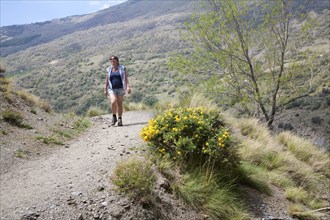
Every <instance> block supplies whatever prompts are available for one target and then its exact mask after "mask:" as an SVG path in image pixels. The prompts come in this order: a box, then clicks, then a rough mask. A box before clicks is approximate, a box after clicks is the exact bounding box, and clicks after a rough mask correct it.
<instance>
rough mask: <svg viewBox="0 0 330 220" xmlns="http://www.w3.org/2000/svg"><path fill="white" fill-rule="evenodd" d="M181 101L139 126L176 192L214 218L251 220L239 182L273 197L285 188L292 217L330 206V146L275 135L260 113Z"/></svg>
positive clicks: (316, 215) (309, 215) (289, 135)
mask: <svg viewBox="0 0 330 220" xmlns="http://www.w3.org/2000/svg"><path fill="white" fill-rule="evenodd" d="M196 94H197V93H196ZM192 96H195V95H194V94H193V95H192ZM198 96H200V94H199V95H198ZM190 100H195V98H191V99H190ZM202 100H203V103H204V104H205V102H206V100H207V99H206V98H205V97H204V99H202ZM177 103H181V104H182V105H181V107H179V106H180V105H179V104H175V105H174V106H173V105H168V104H166V103H165V104H164V106H163V107H160V106H159V108H158V114H157V115H156V116H155V117H154V118H153V119H151V120H150V121H149V123H148V125H147V126H145V127H144V128H143V129H142V131H141V138H142V139H143V140H144V141H145V142H146V143H147V144H148V149H149V154H150V156H149V160H150V161H152V162H153V163H154V164H155V166H156V167H157V170H158V172H159V173H160V175H162V176H163V177H165V178H166V179H168V181H169V182H170V188H171V192H172V193H173V194H174V195H175V196H176V197H177V198H179V199H180V200H182V201H184V202H185V203H186V204H188V205H190V206H191V207H193V208H195V209H196V210H199V211H201V212H203V213H205V214H206V215H207V216H209V217H210V218H211V219H249V218H250V217H249V213H248V211H247V207H248V204H246V203H245V200H244V190H243V189H242V188H241V186H245V187H250V188H253V189H257V190H258V191H260V193H263V194H265V195H268V196H272V193H273V189H274V187H275V188H279V189H280V190H281V191H283V192H284V196H285V198H286V199H287V203H288V205H289V206H288V212H289V213H290V215H291V216H292V217H296V218H298V219H306V218H309V219H317V218H319V216H320V215H321V214H322V210H324V209H323V208H324V207H327V198H325V197H324V196H323V195H327V193H328V187H327V186H328V185H329V184H330V176H329V166H330V159H329V158H330V155H329V153H328V152H324V151H322V150H320V149H319V148H317V147H315V146H313V144H311V143H310V142H309V141H308V140H306V139H303V138H301V137H298V136H295V135H294V134H292V133H290V132H283V133H280V134H278V135H276V134H272V133H271V131H270V130H269V129H268V128H267V125H266V124H263V123H261V122H260V121H259V120H257V119H252V118H250V119H249V118H235V117H233V116H232V114H229V113H227V112H222V111H220V110H219V108H218V109H205V108H201V107H193V108H192V107H191V106H192V105H196V106H198V105H197V104H196V103H194V104H193V103H192V102H189V101H187V102H185V103H184V105H183V102H180V101H179V102H177ZM176 105H177V107H175V106H176ZM208 105H209V106H214V104H212V102H210V101H209V104H208ZM186 106H188V107H186ZM159 109H163V110H162V111H159ZM119 170H120V169H117V170H116V172H120V171H119ZM132 171H133V170H132ZM125 173H127V174H124V172H123V173H122V175H127V176H128V177H129V173H130V172H129V171H126V172H125ZM116 175H118V173H117V174H116ZM141 178H143V177H141ZM117 186H118V187H119V188H120V189H122V188H123V185H121V186H120V185H117ZM242 190H243V191H242ZM126 193H130V190H128V191H126ZM311 210H314V211H311ZM315 210H316V211H315ZM320 210H321V211H320Z"/></svg>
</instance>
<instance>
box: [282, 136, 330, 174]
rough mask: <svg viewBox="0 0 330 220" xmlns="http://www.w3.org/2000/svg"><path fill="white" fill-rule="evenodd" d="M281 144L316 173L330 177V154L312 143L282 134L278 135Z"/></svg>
mask: <svg viewBox="0 0 330 220" xmlns="http://www.w3.org/2000/svg"><path fill="white" fill-rule="evenodd" d="M278 140H279V143H280V144H282V145H283V146H284V147H285V149H287V150H288V151H290V152H291V153H292V154H293V155H294V156H295V157H296V158H297V159H298V160H300V161H302V162H305V163H307V164H309V165H310V166H311V167H313V169H314V170H315V171H316V172H322V173H324V174H325V175H327V177H330V154H329V153H328V152H325V151H322V150H320V149H319V148H317V147H316V146H314V145H313V144H312V143H311V142H310V141H308V140H306V139H303V138H300V137H298V136H295V135H293V134H292V133H290V132H282V133H280V134H279V135H278Z"/></svg>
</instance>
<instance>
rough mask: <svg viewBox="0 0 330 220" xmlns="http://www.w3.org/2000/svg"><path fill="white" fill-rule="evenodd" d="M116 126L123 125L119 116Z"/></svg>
mask: <svg viewBox="0 0 330 220" xmlns="http://www.w3.org/2000/svg"><path fill="white" fill-rule="evenodd" d="M118 126H123V121H122V120H121V118H119V119H118Z"/></svg>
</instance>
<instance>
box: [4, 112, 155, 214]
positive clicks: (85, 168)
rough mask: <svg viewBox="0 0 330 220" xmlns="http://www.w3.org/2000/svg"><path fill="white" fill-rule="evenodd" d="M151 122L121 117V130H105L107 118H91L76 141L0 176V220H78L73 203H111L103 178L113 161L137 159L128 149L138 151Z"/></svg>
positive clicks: (139, 116) (142, 115)
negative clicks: (145, 126) (131, 157)
mask: <svg viewBox="0 0 330 220" xmlns="http://www.w3.org/2000/svg"><path fill="white" fill-rule="evenodd" d="M151 117H152V115H151V113H146V112H125V113H124V117H123V122H124V126H123V127H116V126H115V127H108V126H107V124H106V123H107V122H110V116H109V115H107V116H102V117H99V118H95V119H93V123H94V125H93V126H92V128H91V129H89V130H88V131H87V132H86V133H84V134H83V135H82V136H81V137H79V138H78V139H77V140H73V141H71V142H69V143H67V144H66V145H65V147H63V148H59V149H56V150H54V151H52V153H51V154H49V155H48V156H46V157H41V158H37V159H34V160H26V161H23V162H22V163H20V164H18V165H16V167H15V168H14V169H12V170H11V171H10V172H8V173H4V174H2V175H1V180H0V186H1V194H0V195H1V199H0V205H1V206H0V208H1V213H0V214H1V215H0V216H1V220H13V219H21V218H22V217H23V216H25V219H33V218H35V219H36V218H37V216H38V219H79V218H80V219H82V216H81V214H79V209H82V207H80V206H79V205H77V203H76V201H77V198H78V197H79V199H80V200H81V201H82V203H81V204H85V206H86V207H87V206H88V205H90V204H91V203H93V204H94V205H95V206H97V205H99V206H102V205H104V206H105V205H106V204H107V203H108V202H111V198H109V197H111V194H110V195H109V194H104V193H103V194H102V193H100V191H102V190H103V189H104V188H107V187H110V183H109V179H108V176H109V175H110V174H111V173H112V170H113V168H114V167H115V165H116V163H117V162H118V161H120V160H121V159H122V158H125V157H127V156H130V155H132V154H137V153H139V152H138V150H136V149H134V147H138V146H141V145H142V142H141V140H140V138H139V136H138V133H139V132H140V130H141V128H142V127H143V126H144V125H145V124H146V123H147V121H148V120H149V119H150V118H151ZM90 195H94V197H93V199H91V197H89V196H90ZM109 199H110V201H109ZM95 200H96V201H97V202H98V204H96V202H95ZM91 209H92V208H91ZM94 211H95V210H94ZM94 214H95V216H94V218H95V219H97V218H98V217H100V216H97V215H98V213H97V210H96V211H95V213H94ZM101 217H102V216H101Z"/></svg>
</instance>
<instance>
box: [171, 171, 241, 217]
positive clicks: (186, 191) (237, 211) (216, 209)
mask: <svg viewBox="0 0 330 220" xmlns="http://www.w3.org/2000/svg"><path fill="white" fill-rule="evenodd" d="M221 181H222V180H221V177H220V176H215V175H213V174H212V173H209V174H208V172H207V171H206V172H203V171H202V172H201V170H199V171H195V172H191V173H187V174H186V175H185V176H184V177H183V182H182V183H179V184H176V185H175V186H174V187H173V188H174V192H175V194H176V195H177V196H178V197H179V198H180V199H181V200H183V201H185V202H186V203H187V204H189V205H190V206H192V207H194V208H195V209H198V210H200V211H203V212H204V213H205V214H206V215H207V216H209V217H210V218H211V219H247V215H246V214H244V213H245V210H244V206H243V204H242V203H241V202H240V199H239V196H238V194H237V193H235V190H234V186H233V185H232V184H230V183H221Z"/></svg>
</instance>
